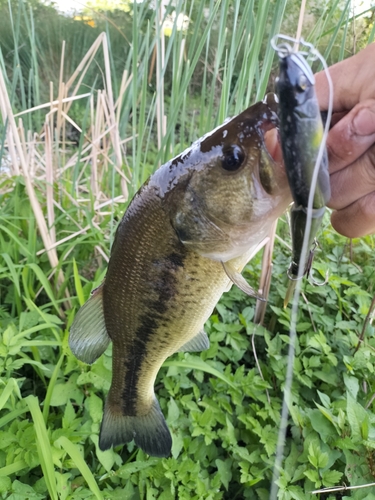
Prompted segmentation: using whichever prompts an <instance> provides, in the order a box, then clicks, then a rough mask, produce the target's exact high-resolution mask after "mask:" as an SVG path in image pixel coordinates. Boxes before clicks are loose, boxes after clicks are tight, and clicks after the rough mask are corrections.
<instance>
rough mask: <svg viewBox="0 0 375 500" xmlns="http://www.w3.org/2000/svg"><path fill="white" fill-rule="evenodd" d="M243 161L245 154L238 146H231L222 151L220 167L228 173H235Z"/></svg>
mask: <svg viewBox="0 0 375 500" xmlns="http://www.w3.org/2000/svg"><path fill="white" fill-rule="evenodd" d="M244 159H245V154H244V152H243V151H242V149H241V148H240V147H239V146H237V145H236V146H232V147H231V148H230V149H227V150H226V151H224V155H223V159H222V165H221V166H222V167H223V169H224V170H227V171H228V172H235V171H236V170H238V169H239V168H240V166H241V165H242V163H243V161H244Z"/></svg>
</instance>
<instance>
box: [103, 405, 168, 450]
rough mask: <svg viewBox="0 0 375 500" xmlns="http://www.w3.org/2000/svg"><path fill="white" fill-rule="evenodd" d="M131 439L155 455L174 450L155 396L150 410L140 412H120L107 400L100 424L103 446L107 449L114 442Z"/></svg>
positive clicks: (117, 443) (119, 442)
mask: <svg viewBox="0 0 375 500" xmlns="http://www.w3.org/2000/svg"><path fill="white" fill-rule="evenodd" d="M132 439H134V441H135V444H136V445H137V446H139V447H140V448H141V449H142V450H143V451H144V452H146V453H148V454H149V455H151V456H153V457H168V456H169V455H170V454H171V448H172V437H171V433H170V432H169V429H168V426H167V423H166V421H165V418H164V416H163V414H162V412H161V410H160V406H159V403H158V401H157V399H156V398H155V399H154V401H153V403H152V406H151V408H150V411H149V412H148V413H147V414H146V415H139V416H137V415H135V416H127V415H122V414H118V413H116V412H115V411H113V410H112V408H111V406H110V404H109V403H108V400H107V402H106V405H105V409H104V416H103V421H102V425H101V427H100V436H99V447H100V449H101V450H103V451H104V450H108V449H109V448H110V447H111V446H118V445H120V444H125V443H128V442H129V441H131V440H132Z"/></svg>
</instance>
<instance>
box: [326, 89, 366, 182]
mask: <svg viewBox="0 0 375 500" xmlns="http://www.w3.org/2000/svg"><path fill="white" fill-rule="evenodd" d="M374 142H375V99H368V100H366V101H363V102H361V103H359V104H357V105H356V106H355V107H354V108H353V109H352V110H351V111H350V112H349V113H348V114H346V115H345V116H344V117H343V118H342V119H341V120H339V121H338V122H337V123H336V124H335V125H334V126H333V127H332V129H331V130H330V131H329V134H328V137H327V150H328V157H329V169H330V173H334V172H336V171H338V170H341V169H343V168H346V167H347V166H348V165H350V164H351V163H354V162H355V161H356V160H357V159H358V158H360V157H361V156H362V155H363V154H364V153H365V152H366V151H367V150H368V149H369V148H370V147H371V146H372V145H373V143H374Z"/></svg>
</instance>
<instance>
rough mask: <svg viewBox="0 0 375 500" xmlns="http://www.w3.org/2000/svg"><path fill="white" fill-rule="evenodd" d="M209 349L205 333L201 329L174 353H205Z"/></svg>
mask: <svg viewBox="0 0 375 500" xmlns="http://www.w3.org/2000/svg"><path fill="white" fill-rule="evenodd" d="M209 347H210V341H209V340H208V337H207V333H206V332H205V331H204V330H203V329H202V330H200V332H198V333H197V335H195V337H193V338H192V339H190V340H188V341H187V342H186V344H184V345H183V346H181V347H180V348H179V349H177V351H176V352H200V351H205V350H206V349H208V348H209Z"/></svg>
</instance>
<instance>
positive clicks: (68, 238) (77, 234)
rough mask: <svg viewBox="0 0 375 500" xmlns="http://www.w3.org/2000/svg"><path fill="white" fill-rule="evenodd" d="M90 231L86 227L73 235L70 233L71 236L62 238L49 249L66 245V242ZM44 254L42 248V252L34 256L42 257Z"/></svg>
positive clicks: (44, 250) (88, 227)
mask: <svg viewBox="0 0 375 500" xmlns="http://www.w3.org/2000/svg"><path fill="white" fill-rule="evenodd" d="M89 230H90V226H86V227H84V228H82V229H80V230H79V231H77V232H75V233H72V234H69V236H66V237H65V238H62V239H61V240H59V241H56V242H55V243H54V244H53V245H52V246H51V248H57V247H58V246H59V245H62V244H63V243H66V242H67V241H69V240H71V239H73V238H75V237H76V236H79V235H80V234H83V233H86V232H87V231H89ZM44 252H46V249H45V248H43V249H42V250H39V251H38V252H37V253H36V254H37V255H42V254H43V253H44Z"/></svg>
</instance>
